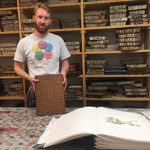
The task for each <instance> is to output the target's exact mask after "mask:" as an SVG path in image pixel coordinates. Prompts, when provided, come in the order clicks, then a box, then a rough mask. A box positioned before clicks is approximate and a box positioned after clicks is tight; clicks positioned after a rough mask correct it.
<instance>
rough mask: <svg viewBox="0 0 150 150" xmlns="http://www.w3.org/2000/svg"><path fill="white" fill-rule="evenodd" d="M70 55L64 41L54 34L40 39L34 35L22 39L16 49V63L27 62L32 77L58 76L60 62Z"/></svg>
mask: <svg viewBox="0 0 150 150" xmlns="http://www.w3.org/2000/svg"><path fill="white" fill-rule="evenodd" d="M69 57H70V54H69V52H68V49H67V47H66V45H65V43H64V41H63V39H62V38H61V37H60V36H58V35H55V34H53V33H48V35H47V36H45V37H38V36H36V35H35V34H34V33H32V34H30V35H28V36H26V37H25V38H22V39H21V40H20V41H19V43H18V45H17V49H16V53H15V56H14V60H15V61H20V62H25V61H26V62H27V66H28V69H29V74H30V76H32V77H35V76H36V75H43V74H58V73H59V60H64V59H66V58H69Z"/></svg>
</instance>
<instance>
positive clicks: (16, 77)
mask: <svg viewBox="0 0 150 150" xmlns="http://www.w3.org/2000/svg"><path fill="white" fill-rule="evenodd" d="M0 79H21V77H19V76H3V77H0Z"/></svg>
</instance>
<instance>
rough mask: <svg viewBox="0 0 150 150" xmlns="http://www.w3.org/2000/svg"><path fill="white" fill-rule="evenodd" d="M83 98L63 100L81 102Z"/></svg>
mask: <svg viewBox="0 0 150 150" xmlns="http://www.w3.org/2000/svg"><path fill="white" fill-rule="evenodd" d="M83 100H84V99H83V98H78V99H65V101H83Z"/></svg>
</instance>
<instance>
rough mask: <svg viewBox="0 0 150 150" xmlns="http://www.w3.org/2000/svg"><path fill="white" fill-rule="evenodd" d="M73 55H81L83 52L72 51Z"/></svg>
mask: <svg viewBox="0 0 150 150" xmlns="http://www.w3.org/2000/svg"><path fill="white" fill-rule="evenodd" d="M70 54H71V55H81V54H82V52H70Z"/></svg>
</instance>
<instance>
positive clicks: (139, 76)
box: [80, 74, 150, 78]
mask: <svg viewBox="0 0 150 150" xmlns="http://www.w3.org/2000/svg"><path fill="white" fill-rule="evenodd" d="M80 77H83V75H80ZM85 77H86V78H99V77H101V78H130V77H131V78H150V74H137V75H136V74H117V75H106V74H104V75H85Z"/></svg>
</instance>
